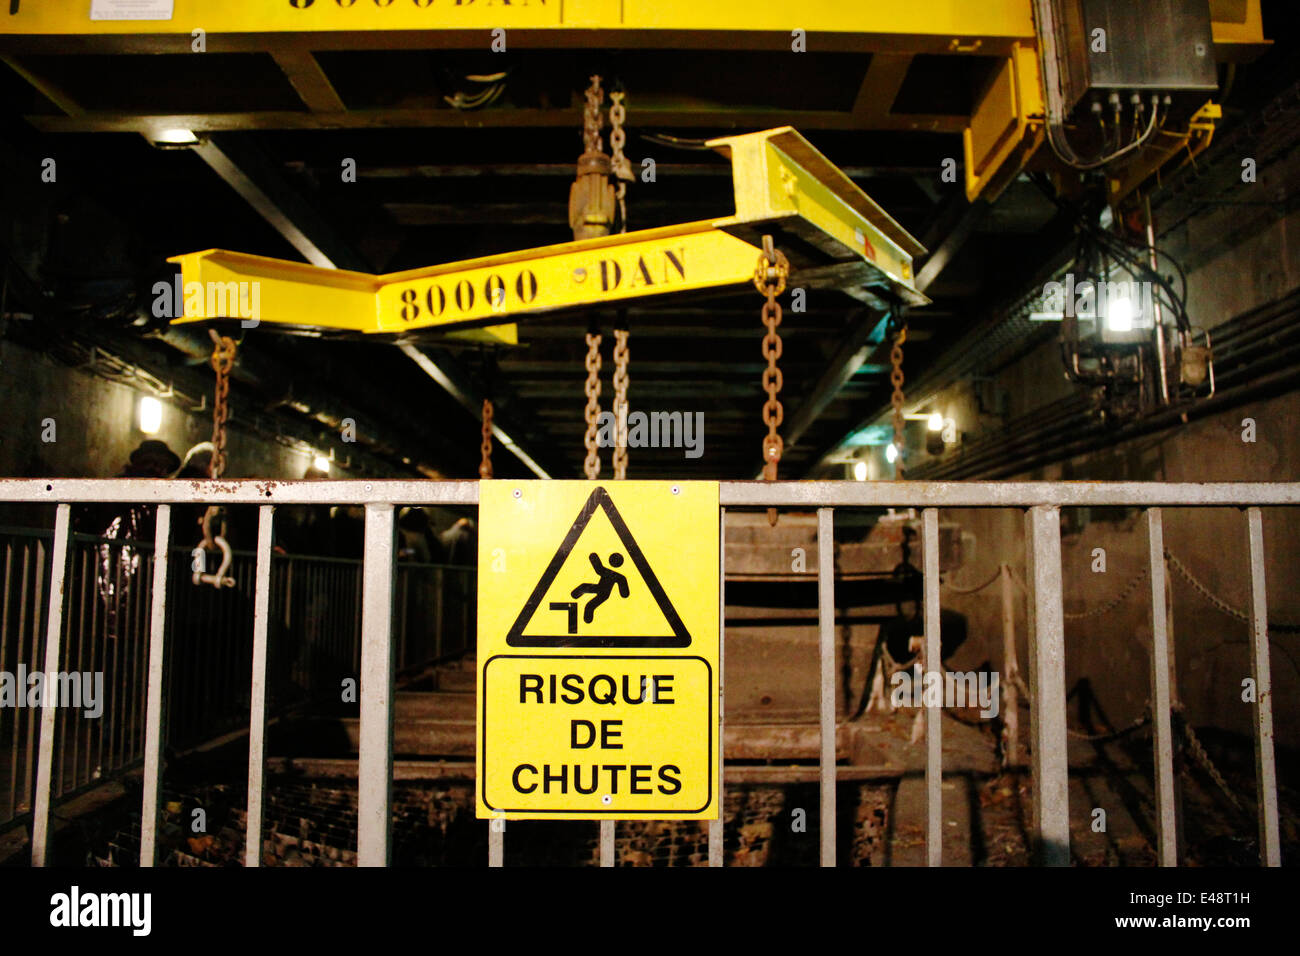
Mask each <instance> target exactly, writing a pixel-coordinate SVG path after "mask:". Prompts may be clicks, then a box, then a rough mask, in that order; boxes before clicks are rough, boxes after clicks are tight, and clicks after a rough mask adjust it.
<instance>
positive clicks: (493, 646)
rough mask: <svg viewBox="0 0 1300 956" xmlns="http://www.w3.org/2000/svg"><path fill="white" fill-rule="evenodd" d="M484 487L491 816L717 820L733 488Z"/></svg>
mask: <svg viewBox="0 0 1300 956" xmlns="http://www.w3.org/2000/svg"><path fill="white" fill-rule="evenodd" d="M479 488H480V491H479V516H480V518H479V600H478V694H479V697H478V708H479V719H478V722H477V723H478V747H477V753H478V756H477V763H478V784H479V785H478V787H477V791H478V815H479V816H480V817H486V818H501V819H589V820H600V819H688V818H703V819H716V818H717V816H718V766H717V764H718V759H717V755H718V683H719V674H718V650H719V643H718V636H719V631H718V583H719V582H718V520H719V518H718V485H717V483H716V482H699V481H683V482H649V481H620V482H590V481H484V482H481V483H480V485H479Z"/></svg>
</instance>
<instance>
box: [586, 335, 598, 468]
mask: <svg viewBox="0 0 1300 956" xmlns="http://www.w3.org/2000/svg"><path fill="white" fill-rule="evenodd" d="M584 391H585V392H586V393H587V407H586V409H585V411H584V418H585V419H586V421H587V433H586V435H584V436H583V439H582V443H583V445H585V446H586V449H587V458H586V460H585V461H584V462H583V463H582V467H583V471H584V472H585V474H586V476H587V479H588V480H589V481H594V480H595V479H597V478H599V477H600V455H598V454H597V453H596V425H597V422H598V421H599V420H600V334H599V333H596V332H588V333H587V384H586V386H585V388H584Z"/></svg>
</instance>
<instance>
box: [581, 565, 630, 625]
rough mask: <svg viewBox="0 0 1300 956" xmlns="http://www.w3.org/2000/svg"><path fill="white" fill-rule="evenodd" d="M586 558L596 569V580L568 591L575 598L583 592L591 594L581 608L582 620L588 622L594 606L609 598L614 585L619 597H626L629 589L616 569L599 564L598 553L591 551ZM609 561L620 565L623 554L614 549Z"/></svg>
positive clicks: (594, 611)
mask: <svg viewBox="0 0 1300 956" xmlns="http://www.w3.org/2000/svg"><path fill="white" fill-rule="evenodd" d="M587 559H588V560H589V561H590V562H591V566H592V567H593V568H595V569H596V580H595V581H593V582H592V583H590V584H579V585H578V586H577V587H576V588H574V589H573V590H572V591H570V592H569V597H572V598H576V597H580V596H582V595H583V594H590V595H591V596H592V597H591V600H590V601H588V602H587V606H586V607H584V608H583V609H582V619H583V621H585V622H586V623H587V624H590V623H591V619H592V618H593V617H594V616H595V614H596V608H598V607H600V605H602V604H604V603H605V602H606V601H608V600H609V597H610V595H611V594H612V593H613V591H614V587H615V585H617V586H618V593H619V597H627V596H628V594H629V590H628V586H627V577H626V576H625V575H623V574H621V573H619V572H618V571H613V570H611V569H610V568H607V567H605V565H603V564H601V563H600V555H598V554H596V552H594V551H593V552H591V554H589V555H588V556H587ZM609 563H610V564H611V565H612V566H613V567H615V568H617V567H621V566H622V564H623V555H621V554H619V553H618V552H617V551H615V552H614V553H613V554H611V555H610V556H609Z"/></svg>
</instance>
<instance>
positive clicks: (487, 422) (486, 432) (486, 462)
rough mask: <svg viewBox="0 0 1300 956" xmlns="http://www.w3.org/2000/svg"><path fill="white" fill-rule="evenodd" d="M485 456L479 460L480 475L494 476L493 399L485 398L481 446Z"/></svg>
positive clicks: (480, 448) (483, 476)
mask: <svg viewBox="0 0 1300 956" xmlns="http://www.w3.org/2000/svg"><path fill="white" fill-rule="evenodd" d="M479 450H480V451H481V452H482V453H483V458H482V460H481V461H480V462H479V466H478V476H479V477H480V478H491V477H492V401H491V399H487V398H485V399H483V443H482V444H481V445H480V446H479Z"/></svg>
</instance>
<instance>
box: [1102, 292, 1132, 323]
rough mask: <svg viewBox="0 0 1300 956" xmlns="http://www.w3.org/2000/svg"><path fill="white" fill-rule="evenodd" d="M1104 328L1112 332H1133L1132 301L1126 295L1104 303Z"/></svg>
mask: <svg viewBox="0 0 1300 956" xmlns="http://www.w3.org/2000/svg"><path fill="white" fill-rule="evenodd" d="M1106 306H1107V308H1106V327H1107V328H1108V329H1110V330H1111V331H1112V332H1132V331H1133V301H1132V300H1131V299H1130V298H1129V297H1128V296H1126V295H1121V296H1116V297H1115V298H1113V299H1109V300H1108V301H1107V302H1106Z"/></svg>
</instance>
